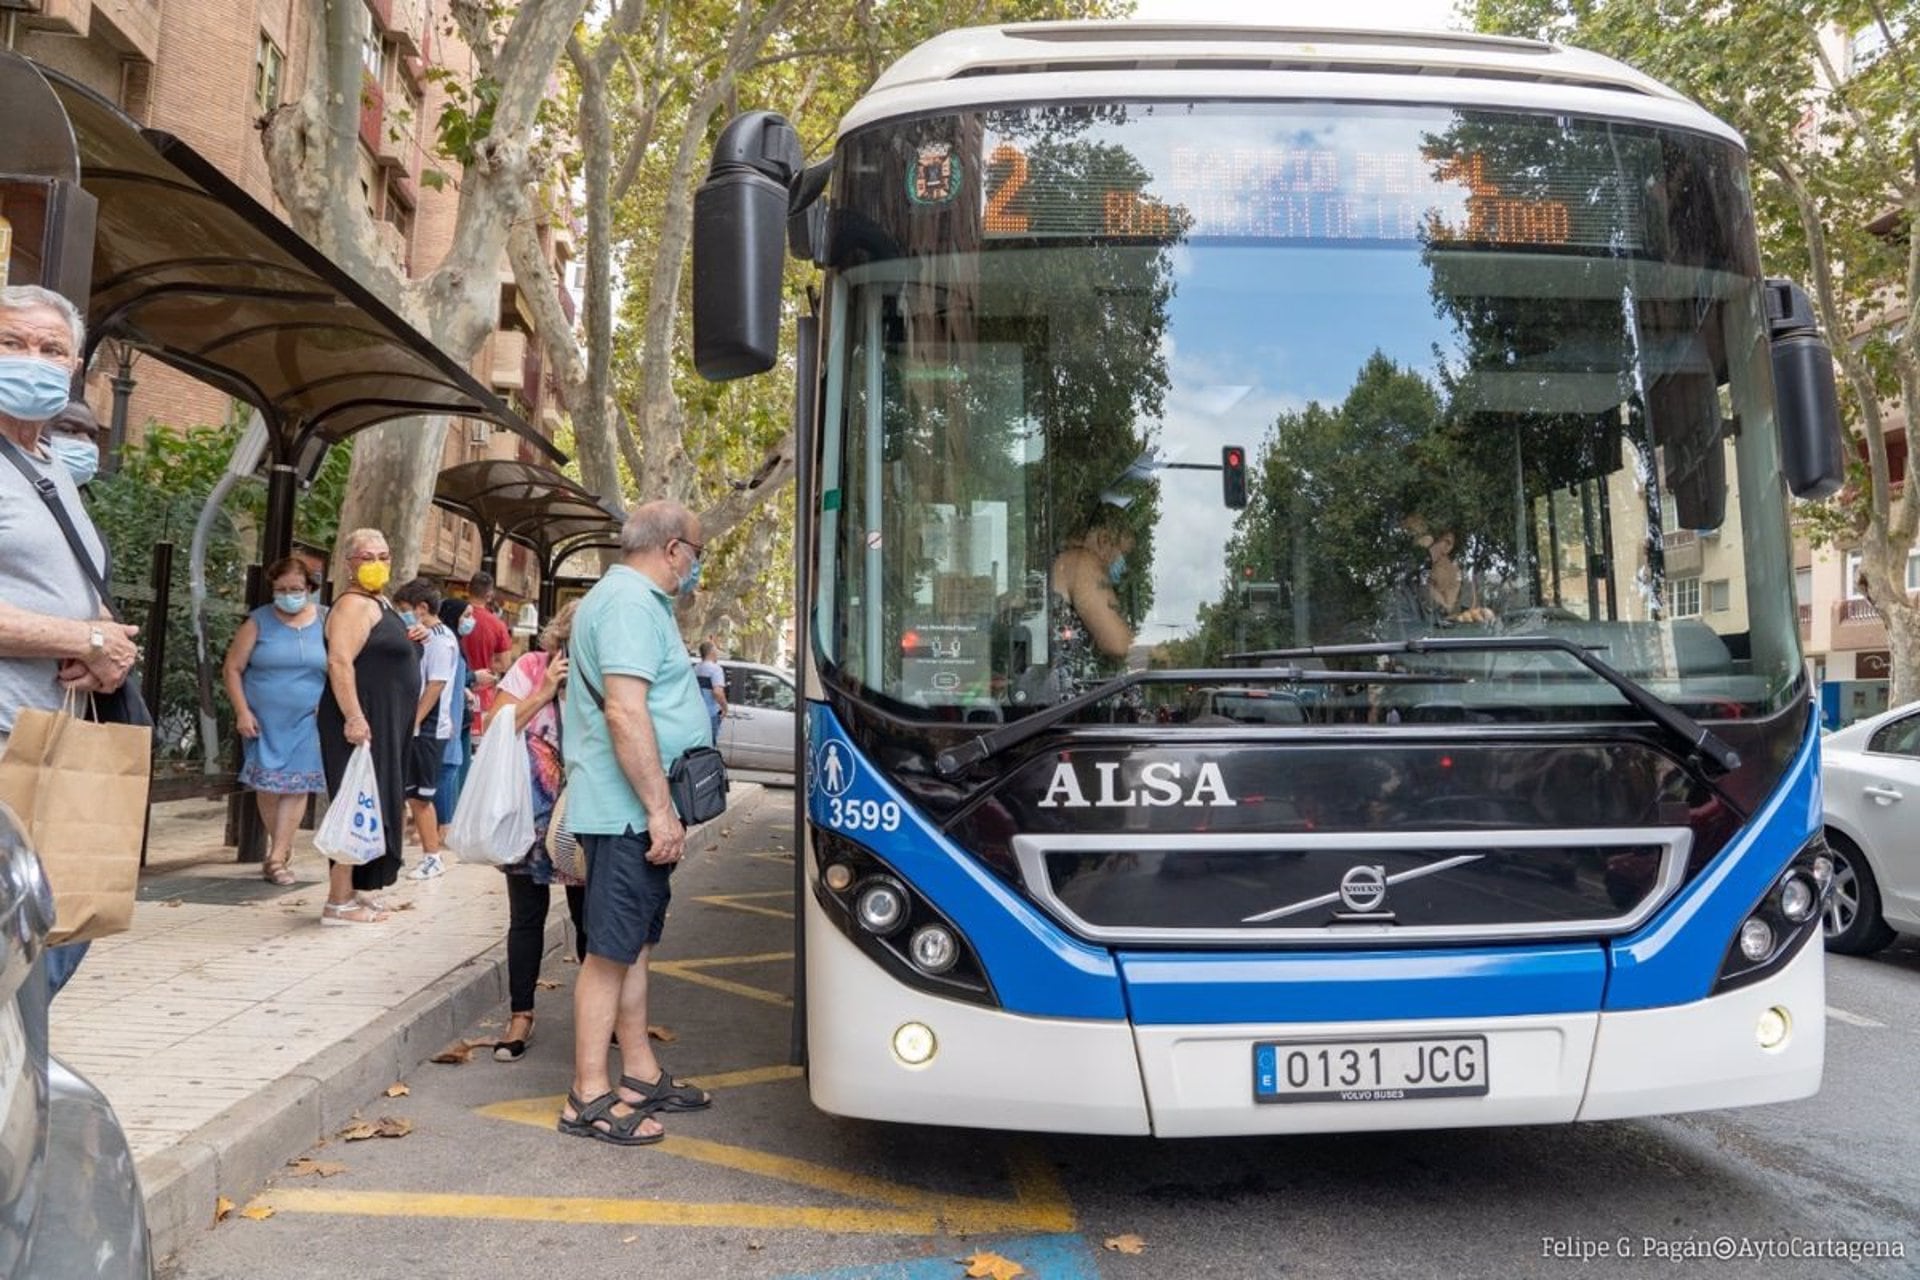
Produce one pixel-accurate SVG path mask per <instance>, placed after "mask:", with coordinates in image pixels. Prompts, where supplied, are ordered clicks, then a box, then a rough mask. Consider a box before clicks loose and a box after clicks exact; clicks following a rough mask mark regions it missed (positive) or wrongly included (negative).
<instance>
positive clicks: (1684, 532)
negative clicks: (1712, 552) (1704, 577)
mask: <svg viewBox="0 0 1920 1280" xmlns="http://www.w3.org/2000/svg"><path fill="white" fill-rule="evenodd" d="M1660 549H1661V551H1662V552H1663V553H1664V555H1665V558H1666V565H1667V576H1668V577H1669V578H1692V577H1696V576H1698V574H1699V573H1700V566H1701V565H1702V564H1703V563H1704V559H1705V558H1704V555H1703V553H1702V549H1701V546H1700V535H1699V534H1697V533H1695V532H1694V531H1693V530H1691V529H1676V530H1675V531H1673V532H1672V533H1665V534H1662V535H1660Z"/></svg>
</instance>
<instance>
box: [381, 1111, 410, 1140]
mask: <svg viewBox="0 0 1920 1280" xmlns="http://www.w3.org/2000/svg"><path fill="white" fill-rule="evenodd" d="M373 1131H374V1132H375V1133H376V1134H378V1135H379V1136H380V1137H382V1138H404V1137H406V1136H407V1135H408V1134H410V1133H412V1132H413V1121H411V1120H407V1119H403V1118H402V1117H400V1116H381V1117H380V1123H379V1124H377V1125H375V1126H374V1127H373Z"/></svg>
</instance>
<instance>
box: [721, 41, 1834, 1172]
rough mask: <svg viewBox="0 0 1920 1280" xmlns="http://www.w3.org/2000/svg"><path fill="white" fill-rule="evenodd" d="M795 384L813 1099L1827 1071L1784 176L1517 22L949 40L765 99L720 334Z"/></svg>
mask: <svg viewBox="0 0 1920 1280" xmlns="http://www.w3.org/2000/svg"><path fill="white" fill-rule="evenodd" d="M789 252H791V253H792V254H794V255H796V256H799V257H801V258H804V259H807V260H810V261H811V262H812V263H814V264H816V265H817V266H819V267H820V268H822V269H823V275H822V276H821V277H820V278H819V283H818V285H817V287H810V288H809V290H808V296H809V299H810V301H811V303H812V305H811V306H810V307H809V308H808V310H810V312H811V314H808V315H804V316H802V317H801V320H800V325H799V341H798V342H797V343H796V345H795V348H794V362H795V367H796V372H797V380H798V388H799V393H798V397H797V415H798V422H799V431H798V440H799V451H800V459H799V465H800V481H799V486H798V492H799V532H800V544H801V552H800V556H799V560H800V566H799V569H800V577H801V586H800V616H801V619H802V625H801V626H800V627H799V628H798V630H799V632H800V637H801V643H800V657H799V666H800V669H801V675H802V679H803V682H804V689H805V694H806V699H807V701H806V707H805V714H804V716H802V717H800V719H801V720H803V722H804V728H803V741H802V742H801V743H800V744H798V746H797V751H799V752H800V761H799V763H800V766H801V773H802V774H803V777H804V781H803V783H802V785H801V788H800V795H799V802H798V804H797V808H798V809H799V810H800V817H801V821H802V825H803V829H804V839H803V840H802V841H801V844H800V854H799V863H800V865H799V868H798V872H799V875H798V882H799V883H798V889H799V914H800V916H801V922H800V930H799V932H800V938H801V945H802V948H803V951H804V955H803V958H802V961H801V963H800V964H798V965H797V966H796V969H797V972H798V974H799V977H798V982H799V985H800V991H799V993H798V994H799V996H800V1003H801V1005H802V1006H803V1008H804V1019H803V1021H804V1054H805V1059H806V1062H807V1064H808V1069H809V1077H810V1083H811V1091H812V1097H813V1100H814V1102H815V1103H816V1104H817V1105H818V1106H820V1107H822V1108H824V1109H825V1110H827V1111H829V1112H833V1113H837V1114H842V1115H848V1116H860V1117H869V1118H875V1119H884V1120H897V1121H913V1122H923V1123H935V1124H946V1125H962V1126H983V1127H994V1128H1013V1129H1034V1130H1057V1131H1069V1132H1080V1133H1126V1134H1157V1135H1163V1136H1180V1135H1207V1134H1248V1133H1277V1132H1306V1131H1335V1130H1357V1129H1387V1128H1392V1129H1412V1128H1429V1127H1432V1128H1439V1127H1449V1126H1461V1125H1493V1124H1502V1125H1504V1124H1523V1123H1551V1122H1564V1121H1572V1120H1597V1119H1608V1118H1615V1117H1624V1116H1640V1115H1652V1114H1659V1113H1666V1112H1678V1111H1687V1110H1693V1109H1700V1108H1717V1107H1730V1106H1740V1105H1747V1104H1753V1103H1764V1102H1776V1101H1781V1100H1784V1099H1791V1098H1799V1097H1804V1096H1806V1095H1809V1094H1811V1093H1813V1092H1814V1091H1815V1090H1816V1089H1817V1088H1818V1087H1819V1083H1820V1075H1821V1066H1822V1058H1823V1052H1824V1014H1825V1005H1824V971H1823V967H1822V966H1823V953H1822V947H1821V945H1820V915H1821V909H1822V906H1823V905H1824V901H1825V896H1826V894H1827V893H1828V885H1829V882H1830V880H1831V865H1830V863H1829V862H1828V860H1827V859H1826V858H1825V857H1824V856H1823V846H1822V845H1821V843H1820V830H1821V824H1820V797H1819V773H1818V768H1817V765H1818V751H1819V736H1818V730H1817V726H1816V722H1815V717H1814V708H1813V706H1812V703H1811V701H1810V687H1809V681H1808V677H1807V675H1806V673H1805V670H1804V664H1803V661H1802V658H1801V653H1800V645H1799V640H1800V637H1799V631H1798V625H1797V616H1796V610H1795V606H1794V596H1793V575H1792V572H1791V564H1792V562H1791V558H1790V557H1791V551H1790V547H1791V540H1790V535H1789V529H1788V500H1789V496H1790V495H1799V496H1814V495H1824V494H1827V493H1831V492H1832V491H1833V490H1834V489H1835V488H1836V487H1837V486H1838V484H1839V482H1840V475H1841V455H1840V446H1839V440H1838V434H1837V431H1838V428H1837V411H1836V408H1835V403H1834V396H1833V383H1832V369H1831V364H1830V362H1829V360H1828V353H1827V350H1826V347H1825V345H1824V341H1823V339H1822V338H1821V337H1820V335H1819V334H1818V333H1817V331H1816V330H1815V327H1814V324H1813V321H1812V318H1811V310H1810V308H1809V306H1808V303H1807V299H1806V296H1805V294H1804V293H1802V292H1801V291H1800V290H1799V289H1798V288H1796V287H1795V286H1793V285H1791V284H1789V283H1786V282H1783V281H1774V280H1768V279H1765V278H1763V277H1762V275H1761V272H1760V266H1759V259H1758V252H1757V248H1756V241H1755V233H1754V225H1753V211H1752V202H1751V198H1750V194H1749V190H1748V171H1747V161H1746V157H1745V154H1744V151H1743V148H1742V145H1741V141H1740V138H1739V137H1738V136H1737V135H1736V134H1735V133H1734V132H1732V131H1731V130H1730V129H1729V128H1728V127H1727V126H1726V125H1724V124H1722V123H1721V122H1720V121H1718V120H1716V119H1714V118H1712V117H1711V116H1709V115H1708V114H1707V113H1705V112H1704V111H1702V110H1701V109H1700V108H1699V107H1697V106H1696V105H1694V104H1692V103H1690V102H1689V101H1687V100H1685V99H1684V98H1682V97H1681V96H1679V95H1678V94H1676V93H1674V92H1673V91H1672V90H1670V89H1667V88H1665V87H1663V86H1661V85H1659V84H1657V83H1654V82H1652V81H1650V80H1648V79H1647V78H1646V77H1644V76H1642V75H1640V74H1638V73H1636V72H1634V71H1633V70H1631V69H1629V68H1627V67H1624V66H1621V65H1619V64H1618V63H1615V62H1612V61H1609V60H1607V59H1604V58H1600V57H1597V56H1594V55H1591V54H1587V53H1582V52H1579V51H1576V50H1571V49H1563V48H1557V47H1554V46H1551V45H1547V44H1542V43H1536V42H1531V41H1525V40H1514V39H1503V38H1493V37H1485V36H1477V35H1466V34H1418V35H1415V34H1393V33H1379V32H1348V31H1303V30H1296V29H1260V28H1244V27H1232V28H1227V27H1191V26H1178V25H1168V24H1149V23H1085V24H1079V23H1062V24H1040V25H1031V26H1013V27H1003V28H992V29H981V30H967V31H955V32H952V33H949V34H946V35H943V36H941V37H939V38H937V39H934V40H932V41H930V42H928V43H926V44H925V45H923V46H921V47H920V48H918V49H916V50H914V51H913V52H911V53H909V54H908V55H907V56H905V57H904V58H902V59H901V60H900V61H899V62H898V63H896V64H895V65H894V66H893V67H892V68H891V69H889V70H888V71H887V72H886V73H885V74H884V75H883V76H882V77H881V78H880V80H879V81H878V82H877V83H876V84H875V85H874V87H873V89H872V91H871V92H870V93H869V94H868V95H867V96H866V97H865V98H863V99H862V100H861V101H860V102H859V104H858V105H856V106H855V107H854V108H853V110H852V111H851V112H850V113H849V114H848V115H847V117H846V119H845V120H844V122H843V124H842V126H841V129H840V132H839V136H838V138H837V141H836V144H835V146H834V148H833V151H832V155H831V158H830V159H829V160H827V161H825V162H823V163H821V164H818V165H815V166H812V167H808V166H805V165H804V164H803V160H802V156H801V152H800V148H799V145H798V141H797V138H796V137H795V135H794V133H793V130H792V128H791V126H789V125H788V124H787V122H786V121H785V120H784V119H782V118H781V117H779V116H778V115H775V114H773V113H770V112H754V113H750V114H748V115H745V116H742V117H740V118H739V119H737V120H735V121H734V122H732V123H731V124H730V125H729V126H728V128H727V129H726V130H725V131H724V133H723V134H722V136H721V138H720V140H719V142H718V143H717V146H716V152H715V156H714V160H713V165H712V168H711V171H710V174H709V177H708V180H707V182H706V183H705V185H704V186H703V187H702V189H701V191H700V193H699V195H698V198H697V215H696V231H695V248H694V257H695V261H694V292H695V346H696V359H697V363H698V364H699V365H700V367H701V370H702V372H703V373H705V374H706V375H707V376H709V377H712V378H731V377H739V376H745V375H748V374H752V373H757V372H761V371H764V370H767V369H769V368H771V367H773V365H774V364H775V363H776V361H777V359H778V356H779V342H778V337H779V333H780V330H781V324H782V321H781V317H782V314H783V309H784V311H785V314H788V315H791V313H792V295H791V294H790V293H789V292H788V291H787V290H786V287H785V285H784V283H783V273H784V272H785V270H786V258H787V255H788V254H789Z"/></svg>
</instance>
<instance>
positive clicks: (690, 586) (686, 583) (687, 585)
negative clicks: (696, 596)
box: [680, 560, 700, 596]
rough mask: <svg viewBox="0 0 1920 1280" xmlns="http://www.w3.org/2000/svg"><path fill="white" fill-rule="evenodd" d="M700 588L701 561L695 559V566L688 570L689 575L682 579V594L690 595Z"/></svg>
mask: <svg viewBox="0 0 1920 1280" xmlns="http://www.w3.org/2000/svg"><path fill="white" fill-rule="evenodd" d="M699 588H700V562H699V561H698V560H695V561H694V562H693V568H691V569H689V570H687V576H686V577H684V578H682V579H680V594H681V595H683V596H690V595H692V594H693V593H694V592H695V591H697V590H699Z"/></svg>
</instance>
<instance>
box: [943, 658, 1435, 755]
mask: <svg viewBox="0 0 1920 1280" xmlns="http://www.w3.org/2000/svg"><path fill="white" fill-rule="evenodd" d="M1303 656H1305V654H1304V651H1303ZM1268 680H1273V681H1280V682H1284V683H1288V684H1464V683H1466V677H1465V676H1455V675H1444V674H1426V673H1422V672H1413V671H1322V670H1317V669H1316V670H1308V669H1306V668H1304V667H1253V668H1248V667H1189V668H1172V669H1165V670H1157V671H1129V672H1128V673H1127V674H1126V675H1123V676H1115V677H1114V678H1113V679H1111V680H1107V681H1103V682H1102V683H1100V684H1097V685H1095V686H1094V687H1093V688H1091V689H1089V690H1087V691H1086V692H1085V693H1082V694H1076V695H1075V696H1073V697H1071V698H1068V699H1067V700H1066V701H1065V702H1056V703H1054V704H1053V705H1051V706H1048V707H1042V708H1041V709H1040V710H1038V711H1036V712H1034V713H1033V714H1032V715H1030V716H1027V717H1025V718H1024V719H1020V720H1015V721H1014V722H1013V723H1012V724H1006V725H1002V726H1000V727H999V728H998V729H994V730H991V731H989V732H987V733H983V734H981V735H980V736H979V737H977V738H973V739H970V740H969V741H967V742H963V743H961V744H960V745H959V746H957V747H953V748H951V749H949V750H946V751H942V752H941V753H940V754H939V755H938V756H936V757H935V758H934V762H933V767H934V769H935V770H936V771H937V772H938V773H939V774H940V776H941V777H943V778H951V777H952V776H953V775H954V774H956V773H959V772H960V771H961V770H962V769H965V768H967V767H968V766H969V765H974V764H978V763H979V762H980V761H982V760H985V759H987V758H988V757H990V756H995V755H998V754H999V753H1000V752H1002V751H1005V750H1006V749H1007V748H1008V747H1014V746H1018V745H1019V744H1021V743H1022V742H1025V741H1026V740H1027V739H1028V738H1031V737H1034V736H1036V735H1038V734H1042V733H1045V732H1046V731H1047V730H1048V729H1051V728H1052V727H1053V726H1054V725H1056V724H1059V723H1060V722H1061V721H1062V720H1065V719H1066V718H1067V717H1068V716H1071V715H1073V714H1074V713H1075V712H1076V711H1080V710H1083V709H1085V708H1087V707H1090V706H1092V705H1093V704H1094V703H1096V702H1100V701H1102V700H1103V699H1106V698H1111V697H1112V696H1113V695H1114V694H1116V693H1124V692H1126V691H1127V690H1128V689H1131V688H1133V687H1134V686H1136V685H1143V684H1194V683H1200V682H1203V681H1207V682H1215V683H1228V682H1231V683H1233V684H1246V683H1248V682H1250V681H1268Z"/></svg>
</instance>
